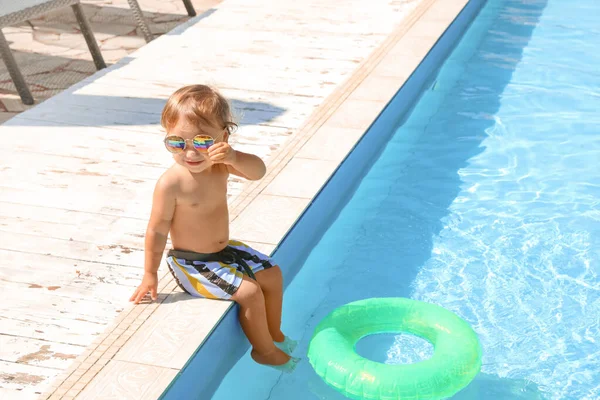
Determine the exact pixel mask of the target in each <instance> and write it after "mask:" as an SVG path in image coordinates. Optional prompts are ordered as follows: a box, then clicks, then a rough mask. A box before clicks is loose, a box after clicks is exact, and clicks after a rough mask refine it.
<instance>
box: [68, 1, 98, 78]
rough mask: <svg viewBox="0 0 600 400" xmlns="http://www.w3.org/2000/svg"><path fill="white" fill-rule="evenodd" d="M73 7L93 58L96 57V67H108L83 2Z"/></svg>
mask: <svg viewBox="0 0 600 400" xmlns="http://www.w3.org/2000/svg"><path fill="white" fill-rule="evenodd" d="M71 7H72V8H73V12H74V13H75V17H76V18H77V22H78V23H79V27H80V28H81V33H82V34H83V37H84V38H85V41H86V43H87V45H88V48H89V49H90V53H92V58H93V59H94V64H96V69H102V68H106V63H105V62H104V58H103V57H102V53H101V52H100V48H99V47H98V43H97V42H96V38H95V37H94V32H93V31H92V28H91V26H90V23H89V22H88V20H87V18H86V17H85V14H84V13H83V10H82V8H81V4H73V5H72V6H71Z"/></svg>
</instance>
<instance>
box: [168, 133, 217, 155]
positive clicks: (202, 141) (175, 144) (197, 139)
mask: <svg viewBox="0 0 600 400" xmlns="http://www.w3.org/2000/svg"><path fill="white" fill-rule="evenodd" d="M188 140H191V141H192V146H194V148H195V149H196V150H198V151H208V148H209V147H210V146H212V145H213V144H215V139H213V138H212V137H210V136H207V135H196V136H194V137H193V138H192V139H184V138H182V137H179V136H175V135H171V136H167V137H166V138H165V140H164V142H165V147H166V148H167V150H168V151H169V152H171V153H181V152H183V151H185V149H186V147H187V142H188Z"/></svg>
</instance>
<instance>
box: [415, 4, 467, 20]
mask: <svg viewBox="0 0 600 400" xmlns="http://www.w3.org/2000/svg"><path fill="white" fill-rule="evenodd" d="M467 3H468V0H438V1H436V2H435V3H433V4H432V5H431V7H429V9H428V10H427V11H426V12H425V14H423V17H422V18H423V19H426V20H429V21H432V20H437V21H440V22H446V23H447V24H449V23H450V22H452V21H454V18H456V16H457V15H458V13H460V11H461V10H462V9H463V7H464V6H465V4H467Z"/></svg>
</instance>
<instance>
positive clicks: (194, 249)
mask: <svg viewBox="0 0 600 400" xmlns="http://www.w3.org/2000/svg"><path fill="white" fill-rule="evenodd" d="M161 125H162V126H163V127H164V128H165V130H166V131H167V136H166V137H165V139H164V143H165V147H166V148H167V150H169V151H170V152H171V153H173V158H174V160H175V164H174V165H173V166H172V167H170V168H169V169H168V170H167V171H166V172H165V173H164V174H163V175H162V176H161V177H160V178H159V180H158V182H157V183H156V187H155V190H154V197H153V201H152V211H151V215H150V221H149V223H148V228H147V230H146V238H145V266H144V269H145V273H144V277H143V279H142V283H141V284H140V285H139V287H138V288H137V289H136V290H135V292H134V293H133V296H131V299H130V301H134V302H135V304H138V303H139V302H140V300H142V299H143V298H144V297H145V296H146V295H147V293H148V292H150V294H151V297H152V299H153V300H156V298H157V295H156V290H157V271H158V267H159V266H160V260H161V258H162V255H163V251H164V249H165V245H166V241H167V236H168V234H169V233H170V234H171V242H172V244H173V249H172V250H170V251H169V252H168V255H167V264H168V266H169V269H170V271H171V273H172V274H173V276H174V277H175V280H176V281H177V283H178V284H179V286H180V287H181V288H182V289H183V290H184V291H186V292H187V293H189V294H191V295H192V296H198V297H205V298H210V299H230V300H233V301H235V302H237V303H238V304H239V306H240V313H239V319H240V324H241V326H242V329H243V330H244V333H245V334H246V336H247V337H248V340H249V341H250V344H251V345H252V352H251V355H252V358H253V359H254V360H255V361H256V362H258V363H260V364H265V365H268V366H272V367H274V368H276V369H279V370H282V371H284V372H292V371H293V370H294V368H295V367H296V364H297V363H298V361H299V359H297V358H295V357H291V356H290V354H291V353H292V351H293V350H294V348H295V346H296V342H295V341H293V340H291V339H289V338H287V337H286V336H284V334H283V333H282V332H281V329H280V325H281V307H282V301H283V284H282V283H283V279H282V275H281V270H280V269H279V266H277V265H273V264H272V260H271V259H270V258H269V257H268V256H266V255H264V254H262V253H260V252H258V251H256V250H254V249H252V248H250V247H248V246H247V245H245V244H243V243H241V242H236V241H232V240H230V239H229V212H228V207H227V177H228V176H229V174H234V175H237V176H241V177H244V178H246V179H249V180H258V179H261V178H262V177H263V176H264V174H265V171H266V167H265V164H264V162H263V161H262V160H261V159H260V158H259V157H257V156H255V155H252V154H247V153H242V152H241V151H236V150H234V149H232V148H231V146H230V145H229V144H228V143H227V141H228V138H229V135H230V133H231V132H232V130H233V128H234V127H235V126H236V125H235V124H234V123H233V122H232V117H231V111H230V108H229V105H228V103H227V101H226V100H225V98H223V97H222V96H221V95H220V94H219V93H218V92H217V91H215V90H213V89H211V88H210V87H208V86H204V85H191V86H186V87H183V88H181V89H179V90H177V91H176V92H175V93H173V95H171V97H170V98H169V100H168V101H167V104H166V106H165V108H164V109H163V113H162V117H161Z"/></svg>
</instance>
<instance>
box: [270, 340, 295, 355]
mask: <svg viewBox="0 0 600 400" xmlns="http://www.w3.org/2000/svg"><path fill="white" fill-rule="evenodd" d="M275 346H277V347H279V348H280V349H281V351H283V352H284V353H287V354H289V355H292V353H293V352H294V350H296V346H298V341H297V340H293V339H290V338H289V337H287V336H284V339H283V342H275Z"/></svg>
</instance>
